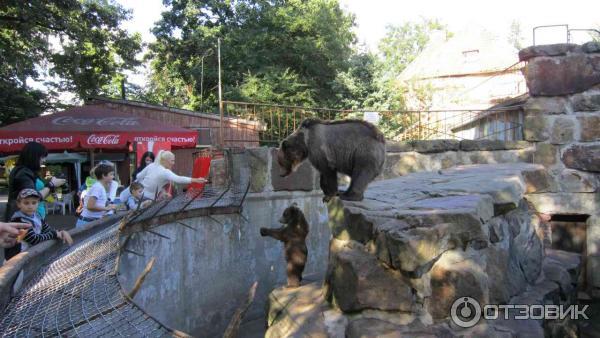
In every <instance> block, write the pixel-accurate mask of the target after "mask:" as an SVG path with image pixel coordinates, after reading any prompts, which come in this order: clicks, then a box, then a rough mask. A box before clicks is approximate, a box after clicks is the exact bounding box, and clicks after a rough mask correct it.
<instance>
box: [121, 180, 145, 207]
mask: <svg viewBox="0 0 600 338" xmlns="http://www.w3.org/2000/svg"><path fill="white" fill-rule="evenodd" d="M128 189H129V196H128V197H127V201H125V205H126V207H127V210H136V209H138V208H145V207H146V206H147V205H148V204H149V203H150V202H151V201H150V200H149V199H146V198H144V186H143V185H142V184H141V183H139V182H133V183H131V185H130V186H129V188H128Z"/></svg>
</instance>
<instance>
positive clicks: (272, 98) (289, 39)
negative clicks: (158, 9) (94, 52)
mask: <svg viewBox="0 0 600 338" xmlns="http://www.w3.org/2000/svg"><path fill="white" fill-rule="evenodd" d="M165 4H166V5H168V6H169V10H168V11H166V12H165V13H163V17H162V19H161V21H160V22H159V23H158V25H157V26H156V27H155V29H154V34H155V35H156V38H157V41H156V43H154V44H152V45H151V46H150V50H151V53H150V54H149V58H150V59H151V60H152V69H153V73H154V76H153V77H152V88H153V90H154V92H155V95H156V97H155V100H156V101H161V102H167V103H177V104H181V103H183V106H185V107H186V108H191V109H197V108H198V103H199V102H200V101H207V100H208V101H209V102H212V104H213V105H214V104H215V102H216V91H215V88H216V86H217V81H218V74H217V59H216V54H217V53H216V50H215V49H216V42H217V38H221V41H222V48H221V53H222V56H221V59H222V61H223V62H222V69H223V70H222V79H223V88H224V95H225V97H226V98H238V99H244V100H265V101H268V102H277V103H281V104H299V103H303V104H309V103H315V104H319V105H335V104H336V103H337V102H336V100H337V98H336V95H335V91H334V82H335V80H336V78H337V76H338V73H339V72H343V71H346V70H347V69H348V67H349V59H350V56H351V55H352V49H351V45H352V43H353V42H354V40H355V37H354V33H353V32H352V30H351V28H352V27H353V24H354V18H353V16H351V15H349V14H347V13H344V12H343V11H342V10H341V8H340V6H339V4H338V2H337V1H333V0H309V1H301V0H287V1H284V0H271V1H266V0H241V1H210V0H208V1H191V0H167V1H165ZM209 51H212V54H211V55H210V56H208V57H204V58H203V57H202V56H203V55H206V54H207V53H209ZM202 60H204V64H203V66H202ZM202 72H204V76H203V77H202ZM159 74H168V75H169V76H168V77H165V76H160V75H159ZM174 80H175V81H174ZM201 80H202V82H203V87H204V90H203V93H202V95H200V83H201ZM166 82H171V83H173V82H174V84H175V86H177V87H178V88H172V89H171V88H169V86H168V85H166ZM298 91H299V92H298ZM296 92H297V93H296ZM294 93H295V94H294ZM292 94H293V95H292ZM199 97H200V98H199Z"/></svg>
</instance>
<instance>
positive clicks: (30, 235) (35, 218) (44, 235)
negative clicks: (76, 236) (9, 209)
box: [5, 188, 73, 260]
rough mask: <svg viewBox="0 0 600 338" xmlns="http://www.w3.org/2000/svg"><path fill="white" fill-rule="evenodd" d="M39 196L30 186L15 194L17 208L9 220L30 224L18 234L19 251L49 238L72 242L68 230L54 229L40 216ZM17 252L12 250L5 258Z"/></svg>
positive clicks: (40, 196)
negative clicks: (38, 209)
mask: <svg viewBox="0 0 600 338" xmlns="http://www.w3.org/2000/svg"><path fill="white" fill-rule="evenodd" d="M41 198H42V195H41V194H40V193H39V192H38V191H37V190H35V189H31V188H25V189H23V190H21V191H20V192H19V195H18V196H17V208H18V209H19V210H18V211H16V212H15V213H14V214H13V215H12V217H11V219H10V221H11V222H18V223H27V224H30V225H31V227H30V228H29V229H28V230H26V231H25V230H22V235H19V237H18V239H17V241H20V242H21V247H20V250H21V251H22V250H26V249H27V248H29V247H30V246H33V245H36V244H39V243H41V242H43V241H47V240H51V239H60V240H62V241H63V242H64V243H67V244H69V245H71V244H73V239H72V238H71V236H70V235H69V233H68V232H66V231H56V230H54V229H53V228H52V227H50V226H49V225H48V223H46V221H45V220H44V219H43V218H42V217H41V216H40V214H39V212H38V211H37V208H38V204H39V203H40V200H41ZM17 246H18V244H17ZM18 253H19V252H16V251H14V252H13V254H12V255H8V256H5V259H7V260H8V259H10V258H11V257H13V256H15V255H16V254H18ZM5 255H6V251H5Z"/></svg>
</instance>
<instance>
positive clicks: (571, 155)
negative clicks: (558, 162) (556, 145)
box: [562, 144, 600, 172]
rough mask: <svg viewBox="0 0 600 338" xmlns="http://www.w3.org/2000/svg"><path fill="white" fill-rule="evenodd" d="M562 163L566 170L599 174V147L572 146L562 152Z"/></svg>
mask: <svg viewBox="0 0 600 338" xmlns="http://www.w3.org/2000/svg"><path fill="white" fill-rule="evenodd" d="M562 161H563V163H564V164H565V166H566V167H567V168H571V169H579V170H583V171H592V172H600V145H598V144H593V145H573V146H571V147H569V148H567V150H565V151H564V153H563V155H562Z"/></svg>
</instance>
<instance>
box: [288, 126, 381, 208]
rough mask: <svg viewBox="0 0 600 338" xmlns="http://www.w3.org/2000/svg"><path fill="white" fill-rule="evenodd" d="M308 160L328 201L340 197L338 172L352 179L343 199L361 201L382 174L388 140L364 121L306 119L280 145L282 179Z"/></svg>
mask: <svg viewBox="0 0 600 338" xmlns="http://www.w3.org/2000/svg"><path fill="white" fill-rule="evenodd" d="M306 158H308V160H309V161H310V163H311V164H312V165H313V166H314V167H315V168H316V169H317V170H318V171H319V173H320V174H321V177H320V184H321V189H322V190H323V194H325V197H324V198H323V201H325V202H327V201H329V200H330V199H331V197H333V196H335V195H337V192H338V184H337V173H338V172H341V173H343V174H346V175H348V176H350V178H351V182H350V187H349V188H348V190H347V191H346V192H344V193H342V194H341V195H340V198H341V199H343V200H349V201H361V200H362V199H363V197H364V196H363V194H364V192H365V189H366V188H367V185H368V184H369V183H370V182H371V181H372V180H373V179H375V177H377V175H379V174H380V173H381V172H382V171H383V165H384V163H385V139H384V137H383V134H382V133H381V132H380V131H379V130H378V129H377V128H376V127H375V126H374V125H372V124H370V123H368V122H366V121H362V120H340V121H322V120H319V119H306V120H304V121H302V123H301V124H300V127H299V128H298V129H297V130H296V131H295V132H294V133H293V134H291V135H290V136H288V137H287V138H286V139H285V140H283V141H282V142H281V146H280V148H279V152H278V154H277V161H278V163H279V165H280V166H281V167H282V168H283V169H284V173H283V174H282V175H281V176H287V175H289V174H291V173H292V172H293V171H295V170H296V169H297V168H298V166H300V164H301V163H302V161H304V160H305V159H306Z"/></svg>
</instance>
